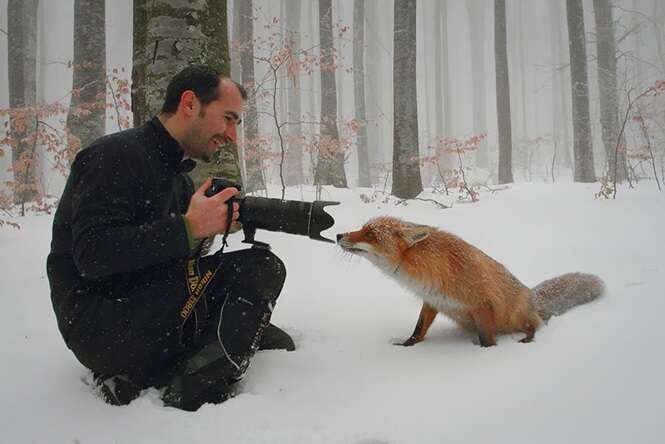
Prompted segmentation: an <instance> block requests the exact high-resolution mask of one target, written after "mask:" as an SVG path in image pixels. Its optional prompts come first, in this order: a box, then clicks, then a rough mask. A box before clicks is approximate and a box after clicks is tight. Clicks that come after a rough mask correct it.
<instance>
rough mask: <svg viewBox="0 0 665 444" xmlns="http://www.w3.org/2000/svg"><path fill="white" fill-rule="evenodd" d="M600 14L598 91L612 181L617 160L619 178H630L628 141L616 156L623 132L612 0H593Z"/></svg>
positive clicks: (598, 27) (597, 20) (598, 19)
mask: <svg viewBox="0 0 665 444" xmlns="http://www.w3.org/2000/svg"><path fill="white" fill-rule="evenodd" d="M593 11H594V15H595V17H596V48H597V49H596V51H597V55H598V90H599V93H600V97H599V99H600V126H601V129H602V136H603V145H604V146H605V154H606V156H607V161H608V170H609V177H610V181H612V182H614V171H615V168H614V163H615V161H616V162H617V168H616V172H617V178H616V179H617V181H619V182H621V181H623V180H625V179H626V156H625V144H622V146H621V147H620V148H622V149H619V151H618V155H616V156H615V153H616V152H617V151H616V144H617V136H618V132H619V125H620V123H619V108H618V107H619V96H618V85H617V61H616V48H615V40H614V39H615V37H614V21H613V19H612V3H611V2H610V0H593Z"/></svg>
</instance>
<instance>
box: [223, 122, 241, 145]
mask: <svg viewBox="0 0 665 444" xmlns="http://www.w3.org/2000/svg"><path fill="white" fill-rule="evenodd" d="M224 135H225V136H226V139H227V142H231V143H236V141H237V140H238V127H237V125H236V124H235V123H230V124H227V125H226V130H225V131H224Z"/></svg>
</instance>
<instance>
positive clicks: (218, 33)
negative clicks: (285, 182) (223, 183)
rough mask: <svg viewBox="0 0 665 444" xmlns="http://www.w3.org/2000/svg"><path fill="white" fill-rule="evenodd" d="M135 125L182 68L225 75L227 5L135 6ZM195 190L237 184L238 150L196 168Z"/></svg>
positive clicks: (143, 1)
mask: <svg viewBox="0 0 665 444" xmlns="http://www.w3.org/2000/svg"><path fill="white" fill-rule="evenodd" d="M133 17H134V32H133V45H134V48H133V61H132V62H133V70H132V111H133V113H134V125H135V126H138V125H142V124H143V123H145V122H146V121H148V120H149V119H150V118H151V117H152V116H154V115H156V114H158V113H159V111H160V109H161V107H162V104H163V101H164V93H165V91H166V86H167V85H168V83H169V81H170V80H171V78H172V77H173V76H174V75H175V74H176V73H177V72H178V71H180V70H181V69H182V68H184V67H185V66H187V65H190V64H194V63H203V64H207V65H210V66H212V67H214V68H216V69H217V70H219V71H220V72H221V73H223V74H224V75H227V76H228V75H229V70H230V61H229V45H228V33H227V22H226V0H134V14H133ZM191 175H192V178H193V179H194V182H195V183H196V184H200V183H201V182H203V181H204V180H205V178H206V177H208V176H210V175H218V176H223V177H226V178H227V179H230V180H234V181H237V182H241V181H242V178H241V175H240V167H239V158H238V150H237V147H236V145H234V144H228V145H225V146H224V147H223V148H222V149H220V150H219V151H218V152H217V156H216V158H215V161H214V162H211V163H209V164H205V163H203V162H199V163H198V165H197V167H196V168H195V169H194V171H192V173H191Z"/></svg>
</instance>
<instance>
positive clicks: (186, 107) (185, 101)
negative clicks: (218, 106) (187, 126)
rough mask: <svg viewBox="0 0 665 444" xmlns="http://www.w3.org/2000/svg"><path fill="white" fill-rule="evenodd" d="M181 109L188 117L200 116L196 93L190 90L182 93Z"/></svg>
mask: <svg viewBox="0 0 665 444" xmlns="http://www.w3.org/2000/svg"><path fill="white" fill-rule="evenodd" d="M180 107H181V109H182V112H183V113H184V114H185V115H186V116H188V117H191V116H195V115H198V113H199V109H198V107H199V99H198V98H197V97H196V94H195V93H194V91H192V90H190V89H188V90H186V91H183V92H182V94H181V95H180Z"/></svg>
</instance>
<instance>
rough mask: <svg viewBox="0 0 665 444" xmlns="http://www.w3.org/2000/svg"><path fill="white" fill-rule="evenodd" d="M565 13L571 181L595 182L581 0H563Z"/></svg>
mask: <svg viewBox="0 0 665 444" xmlns="http://www.w3.org/2000/svg"><path fill="white" fill-rule="evenodd" d="M566 16H567V19H568V41H569V47H570V72H571V86H572V100H573V152H574V155H575V165H574V174H573V176H574V180H575V182H595V181H596V175H595V172H594V166H593V145H592V139H591V119H590V116H589V81H588V77H587V66H586V39H585V34H584V14H583V10H582V0H566Z"/></svg>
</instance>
